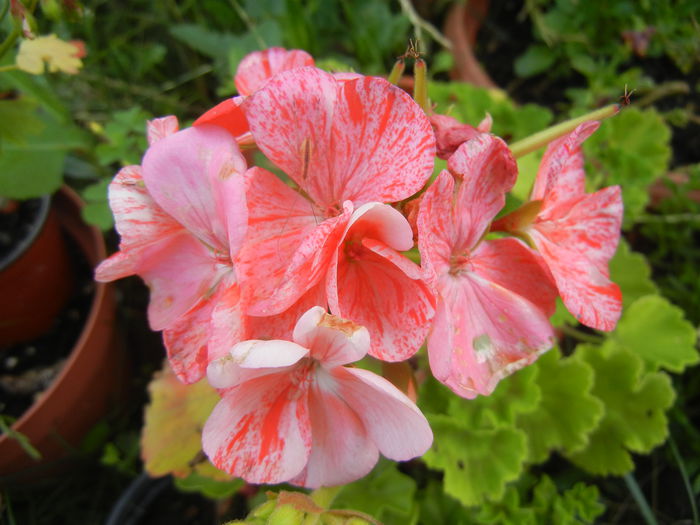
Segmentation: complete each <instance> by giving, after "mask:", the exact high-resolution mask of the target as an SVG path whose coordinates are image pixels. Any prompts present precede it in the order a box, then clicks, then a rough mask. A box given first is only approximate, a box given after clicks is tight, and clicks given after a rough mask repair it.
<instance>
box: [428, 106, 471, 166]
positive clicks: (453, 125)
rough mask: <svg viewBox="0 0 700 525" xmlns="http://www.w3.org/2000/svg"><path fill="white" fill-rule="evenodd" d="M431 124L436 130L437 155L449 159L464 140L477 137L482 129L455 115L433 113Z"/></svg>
mask: <svg viewBox="0 0 700 525" xmlns="http://www.w3.org/2000/svg"><path fill="white" fill-rule="evenodd" d="M430 124H431V125H432V126H433V130H434V131H435V142H436V146H437V153H436V154H437V156H438V157H440V158H441V159H448V158H449V157H450V156H451V155H452V154H453V153H454V152H455V151H456V150H457V148H459V147H460V146H461V145H462V144H463V143H464V142H466V141H468V140H469V139H473V138H474V137H476V136H477V135H478V134H479V132H480V130H478V129H476V128H475V127H473V126H470V125H469V124H462V123H461V122H459V121H458V120H457V119H456V118H454V117H449V116H447V115H439V114H437V113H433V114H432V115H430Z"/></svg>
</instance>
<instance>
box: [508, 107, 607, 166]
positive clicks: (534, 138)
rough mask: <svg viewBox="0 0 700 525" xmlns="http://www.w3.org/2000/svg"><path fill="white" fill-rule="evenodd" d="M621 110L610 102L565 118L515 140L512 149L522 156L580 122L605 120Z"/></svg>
mask: <svg viewBox="0 0 700 525" xmlns="http://www.w3.org/2000/svg"><path fill="white" fill-rule="evenodd" d="M619 111H620V105H619V104H610V105H609V106H605V107H604V108H600V109H597V110H595V111H592V112H590V113H586V114H585V115H581V116H580V117H576V118H573V119H570V120H565V121H564V122H560V123H559V124H556V125H555V126H552V127H549V128H547V129H545V130H542V131H539V132H537V133H535V134H534V135H530V136H529V137H525V138H524V139H522V140H518V141H517V142H514V143H513V144H511V145H510V150H511V152H512V153H513V156H514V157H515V158H516V159H517V158H519V157H522V156H523V155H527V154H528V153H532V152H533V151H536V150H538V149H540V148H541V147H543V146H546V145H547V144H549V143H550V142H552V141H553V140H555V139H558V138H559V137H561V136H563V135H566V134H567V133H570V132H571V131H573V130H574V129H576V127H577V126H578V125H579V124H583V123H584V122H587V121H589V120H603V119H605V118H608V117H612V116H613V115H617V114H618V113H619Z"/></svg>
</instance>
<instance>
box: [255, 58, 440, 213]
mask: <svg viewBox="0 0 700 525" xmlns="http://www.w3.org/2000/svg"><path fill="white" fill-rule="evenodd" d="M245 106H246V114H247V116H248V119H249V122H250V126H251V131H252V132H253V136H254V137H255V140H256V143H257V144H258V146H259V147H260V149H261V150H262V151H263V152H264V153H265V155H266V156H267V157H268V158H269V159H270V160H272V162H274V163H275V164H276V165H277V166H278V167H279V168H281V169H282V170H283V171H284V172H285V173H286V174H287V175H289V176H290V177H291V178H292V179H293V180H294V181H295V182H296V183H297V184H299V186H301V187H302V188H303V189H304V190H305V191H306V193H307V194H308V195H309V196H310V197H311V198H312V199H313V200H314V201H315V202H316V203H317V204H319V205H320V206H321V207H328V208H332V207H335V208H337V207H339V205H340V204H341V203H342V202H344V201H345V200H351V201H353V203H354V204H355V205H360V204H363V203H365V202H371V201H381V202H393V201H398V200H402V199H404V198H407V197H409V196H411V195H412V194H414V193H415V192H417V191H418V190H419V189H420V188H421V187H422V186H423V185H424V184H425V182H426V181H427V179H428V177H429V176H430V173H431V171H432V166H433V154H434V147H435V146H434V137H433V133H432V130H431V129H430V123H429V122H428V119H427V117H426V116H425V114H424V113H423V111H422V110H421V109H420V108H419V107H418V105H417V104H416V103H415V102H414V101H413V100H412V99H411V98H410V97H409V96H408V95H407V94H406V93H404V92H403V91H401V90H400V89H398V88H396V87H394V86H392V85H391V84H389V83H388V82H386V81H384V80H382V79H379V78H376V77H363V78H361V79H357V80H345V81H338V80H336V79H335V78H334V77H333V76H332V75H330V74H328V73H325V72H323V71H321V70H318V69H315V68H300V69H295V70H292V71H286V72H283V73H280V74H279V75H276V76H275V77H273V78H272V79H271V80H270V81H268V83H267V84H266V85H265V86H264V87H263V88H262V89H261V90H259V91H257V92H256V93H255V94H254V95H252V96H251V98H250V99H248V100H247V101H246V105H245Z"/></svg>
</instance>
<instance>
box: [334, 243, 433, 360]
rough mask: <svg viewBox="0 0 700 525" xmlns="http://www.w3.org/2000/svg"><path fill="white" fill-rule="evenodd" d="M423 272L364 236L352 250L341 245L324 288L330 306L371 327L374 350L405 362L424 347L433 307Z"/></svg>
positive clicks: (372, 351)
mask: <svg viewBox="0 0 700 525" xmlns="http://www.w3.org/2000/svg"><path fill="white" fill-rule="evenodd" d="M422 277H423V271H422V270H421V269H420V268H419V267H418V266H416V265H415V264H413V263H412V262H411V261H409V260H408V259H406V258H405V257H404V256H403V255H401V254H399V253H398V252H396V251H394V250H392V249H391V248H389V247H387V246H385V245H384V244H383V243H381V242H379V241H375V240H373V239H368V238H365V239H363V240H362V241H361V244H355V245H354V246H353V247H352V252H351V253H350V255H348V254H347V253H346V251H345V250H343V249H342V248H341V250H340V251H339V255H338V260H337V263H336V264H331V265H330V269H329V272H328V275H327V278H326V289H327V294H328V302H329V304H330V308H331V311H332V312H333V313H334V314H336V315H338V316H340V317H344V318H346V319H352V320H353V321H354V322H356V323H358V324H360V325H362V326H365V327H367V329H368V330H369V333H370V341H371V344H372V346H371V349H370V351H369V353H370V355H372V356H373V357H377V358H379V359H382V360H385V361H403V360H404V359H408V358H409V357H411V356H412V355H413V354H414V353H416V351H417V350H418V349H419V348H420V346H421V344H422V343H423V341H424V340H425V337H426V335H427V334H428V330H429V328H430V320H431V319H432V317H433V314H434V312H435V297H434V295H433V293H432V291H431V289H430V287H429V286H428V285H427V284H426V283H425V282H424V281H423V279H422Z"/></svg>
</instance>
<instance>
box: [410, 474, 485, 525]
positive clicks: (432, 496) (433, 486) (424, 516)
mask: <svg viewBox="0 0 700 525" xmlns="http://www.w3.org/2000/svg"><path fill="white" fill-rule="evenodd" d="M418 498H419V508H420V519H419V520H418V522H419V523H424V524H430V525H471V524H473V523H474V521H473V520H472V519H471V514H472V510H470V509H468V508H466V507H465V506H463V505H462V504H461V503H460V502H459V501H457V500H456V499H454V498H453V497H451V496H449V495H447V494H445V492H444V491H443V488H442V483H441V482H439V481H437V480H435V479H428V483H427V485H426V486H425V488H423V489H422V490H420V491H419V493H418Z"/></svg>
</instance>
